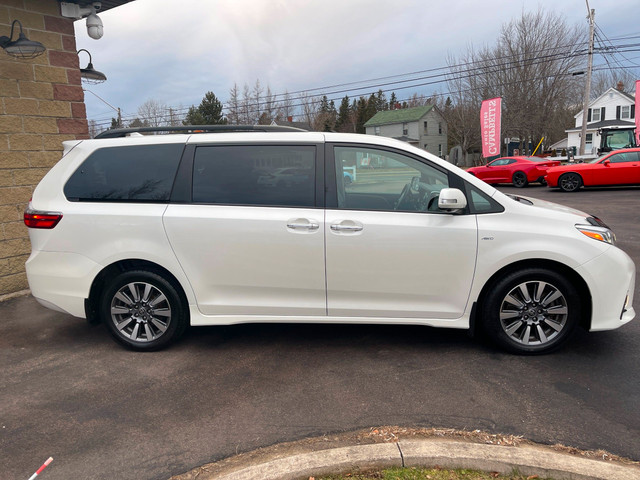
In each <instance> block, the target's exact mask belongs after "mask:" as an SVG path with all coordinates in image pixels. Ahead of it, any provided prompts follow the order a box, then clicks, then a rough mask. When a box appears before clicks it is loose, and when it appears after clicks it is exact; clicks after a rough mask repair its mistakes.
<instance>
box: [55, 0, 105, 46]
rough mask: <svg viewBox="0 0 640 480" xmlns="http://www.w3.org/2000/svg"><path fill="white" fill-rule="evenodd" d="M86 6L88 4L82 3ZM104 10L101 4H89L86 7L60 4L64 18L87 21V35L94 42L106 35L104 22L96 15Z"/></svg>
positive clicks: (67, 3)
mask: <svg viewBox="0 0 640 480" xmlns="http://www.w3.org/2000/svg"><path fill="white" fill-rule="evenodd" d="M81 3H83V4H86V3H87V2H81ZM101 8H102V3H101V2H89V4H86V5H84V6H80V5H78V4H77V3H72V2H60V13H61V15H62V16H63V17H66V18H73V19H74V20H80V19H81V18H86V19H87V34H88V35H89V36H90V37H91V38H93V39H94V40H99V39H101V38H102V35H103V34H104V27H103V25H102V20H101V19H100V17H99V16H98V15H97V14H96V12H97V11H98V10H100V9H101Z"/></svg>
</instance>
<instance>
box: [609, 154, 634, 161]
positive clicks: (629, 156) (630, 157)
mask: <svg viewBox="0 0 640 480" xmlns="http://www.w3.org/2000/svg"><path fill="white" fill-rule="evenodd" d="M609 161H610V162H611V163H627V162H637V161H638V153H637V152H624V153H618V154H616V155H611V156H610V157H609Z"/></svg>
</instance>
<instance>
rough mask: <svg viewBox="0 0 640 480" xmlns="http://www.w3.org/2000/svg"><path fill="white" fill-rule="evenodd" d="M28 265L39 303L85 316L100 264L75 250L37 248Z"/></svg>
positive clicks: (28, 274) (29, 275) (34, 293)
mask: <svg viewBox="0 0 640 480" xmlns="http://www.w3.org/2000/svg"><path fill="white" fill-rule="evenodd" d="M25 267H26V271H27V279H28V280H29V287H30V288H31V293H32V294H33V296H34V297H35V299H36V300H37V301H38V302H39V303H40V304H42V305H43V306H45V307H47V308H50V309H52V310H57V311H60V312H65V313H69V314H71V315H73V316H75V317H80V318H85V316H86V314H85V308H84V300H85V298H87V297H88V296H89V291H90V289H91V284H92V282H93V280H94V278H95V277H96V275H97V274H98V273H99V272H100V270H101V269H102V266H101V265H99V264H97V263H95V262H94V261H92V260H90V259H89V258H87V257H84V256H82V255H78V254H75V253H64V252H44V251H35V252H32V253H31V256H30V257H29V259H28V260H27V262H26V264H25Z"/></svg>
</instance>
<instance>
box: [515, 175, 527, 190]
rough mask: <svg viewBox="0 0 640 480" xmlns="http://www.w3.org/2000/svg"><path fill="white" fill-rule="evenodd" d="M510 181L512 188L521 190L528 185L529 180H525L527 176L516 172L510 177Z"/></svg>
mask: <svg viewBox="0 0 640 480" xmlns="http://www.w3.org/2000/svg"><path fill="white" fill-rule="evenodd" d="M511 181H512V182H513V186H514V187H518V188H523V187H526V186H527V185H529V180H527V175H526V174H525V173H524V172H516V173H514V174H513V177H511Z"/></svg>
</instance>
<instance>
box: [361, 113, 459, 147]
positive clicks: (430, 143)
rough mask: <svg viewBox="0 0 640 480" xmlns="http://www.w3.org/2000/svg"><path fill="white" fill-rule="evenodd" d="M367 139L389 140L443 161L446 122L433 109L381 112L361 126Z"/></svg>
mask: <svg viewBox="0 0 640 480" xmlns="http://www.w3.org/2000/svg"><path fill="white" fill-rule="evenodd" d="M364 126H365V129H366V133H367V135H381V136H383V137H391V138H395V139H398V140H402V141H403V142H407V143H410V144H411V145H413V146H415V147H418V148H421V149H423V150H426V151H427V152H429V153H433V154H434V155H437V156H438V157H441V158H444V157H445V155H446V154H447V122H446V121H445V119H444V117H443V116H442V114H441V113H440V111H439V110H438V108H437V107H436V106H435V105H426V106H424V107H414V108H402V109H397V110H384V111H382V112H378V113H376V114H375V115H374V116H373V117H372V118H371V119H370V120H369V121H368V122H367V123H365V124H364Z"/></svg>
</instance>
